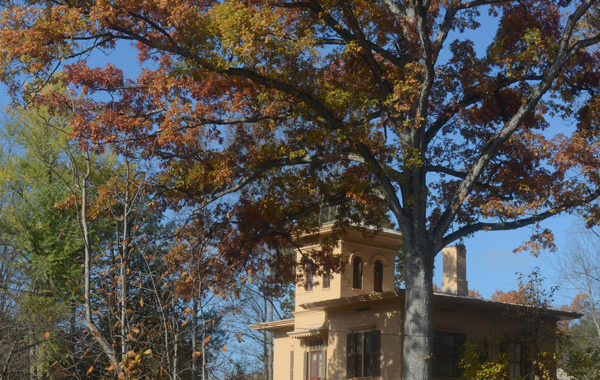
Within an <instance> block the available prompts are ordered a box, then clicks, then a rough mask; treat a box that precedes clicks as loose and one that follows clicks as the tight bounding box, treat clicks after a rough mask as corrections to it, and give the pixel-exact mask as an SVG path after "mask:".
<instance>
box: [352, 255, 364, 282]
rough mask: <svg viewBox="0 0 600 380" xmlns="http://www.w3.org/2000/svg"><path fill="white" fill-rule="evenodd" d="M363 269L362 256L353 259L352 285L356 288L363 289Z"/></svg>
mask: <svg viewBox="0 0 600 380" xmlns="http://www.w3.org/2000/svg"><path fill="white" fill-rule="evenodd" d="M362 271H363V262H362V259H361V258H360V257H355V258H354V259H353V260H352V287H353V288H354V289H362Z"/></svg>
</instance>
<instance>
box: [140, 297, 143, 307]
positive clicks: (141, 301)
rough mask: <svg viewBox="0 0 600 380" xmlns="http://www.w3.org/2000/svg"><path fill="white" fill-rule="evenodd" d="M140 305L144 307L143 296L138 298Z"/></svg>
mask: <svg viewBox="0 0 600 380" xmlns="http://www.w3.org/2000/svg"><path fill="white" fill-rule="evenodd" d="M140 306H141V307H144V297H142V298H140Z"/></svg>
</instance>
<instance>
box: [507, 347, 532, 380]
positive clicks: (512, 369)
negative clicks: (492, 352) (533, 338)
mask: <svg viewBox="0 0 600 380" xmlns="http://www.w3.org/2000/svg"><path fill="white" fill-rule="evenodd" d="M501 349H502V351H504V352H508V355H509V356H508V358H509V367H508V372H509V373H508V378H509V379H511V380H512V379H521V378H523V376H525V375H527V371H528V370H529V367H530V366H531V361H530V360H529V358H528V357H527V346H526V345H525V344H524V343H522V342H509V343H508V347H506V345H505V346H504V347H503V348H501Z"/></svg>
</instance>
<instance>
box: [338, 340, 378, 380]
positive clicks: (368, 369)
mask: <svg viewBox="0 0 600 380" xmlns="http://www.w3.org/2000/svg"><path fill="white" fill-rule="evenodd" d="M346 344H347V346H346V347H347V348H346V377H347V378H349V379H350V378H353V377H362V376H379V374H380V372H381V371H380V358H379V356H380V353H379V352H380V350H379V349H380V346H381V331H379V330H376V331H368V332H353V333H350V334H348V336H347V341H346Z"/></svg>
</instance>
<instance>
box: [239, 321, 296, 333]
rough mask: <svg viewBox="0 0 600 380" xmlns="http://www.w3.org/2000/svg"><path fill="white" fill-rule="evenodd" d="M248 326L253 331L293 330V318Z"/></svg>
mask: <svg viewBox="0 0 600 380" xmlns="http://www.w3.org/2000/svg"><path fill="white" fill-rule="evenodd" d="M248 326H249V327H250V328H251V329H253V330H269V331H275V330H287V329H293V328H294V318H289V319H281V320H279V321H273V322H262V323H255V324H252V325H248Z"/></svg>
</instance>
